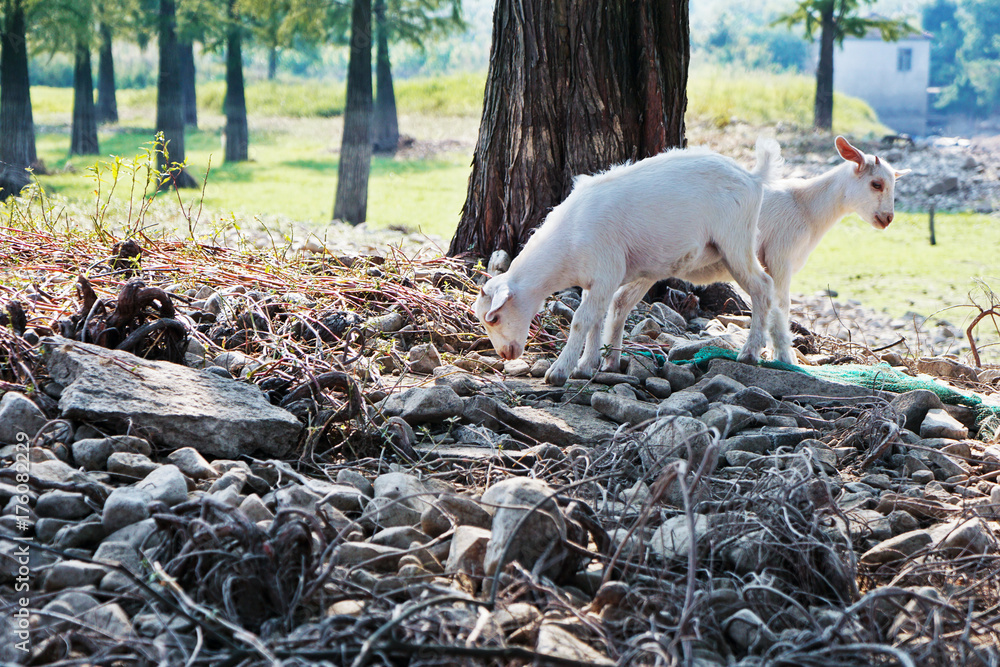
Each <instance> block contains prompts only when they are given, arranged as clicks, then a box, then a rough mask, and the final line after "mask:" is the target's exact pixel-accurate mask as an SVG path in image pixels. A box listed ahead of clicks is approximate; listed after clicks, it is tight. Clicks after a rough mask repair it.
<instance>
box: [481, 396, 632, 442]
mask: <svg viewBox="0 0 1000 667" xmlns="http://www.w3.org/2000/svg"><path fill="white" fill-rule="evenodd" d="M588 403H589V399H588ZM463 419H464V420H465V421H466V422H469V423H473V424H482V425H483V426H485V427H486V428H488V429H490V430H492V431H497V432H501V433H510V434H511V435H513V436H514V437H515V438H519V439H523V438H525V437H527V438H530V439H532V440H535V441H536V442H540V443H541V442H549V443H552V444H554V445H557V446H559V447H568V446H569V445H574V444H597V443H599V442H601V441H604V440H608V439H610V438H611V437H613V436H614V434H615V430H616V428H617V427H616V426H614V425H613V424H609V423H608V422H607V421H606V420H604V419H601V418H600V417H598V416H597V415H596V414H594V410H593V409H592V408H590V407H589V405H588V406H581V405H575V404H572V403H563V404H562V405H556V406H550V405H542V404H541V403H539V404H538V407H531V406H527V405H524V406H518V407H515V408H508V407H506V406H505V405H502V404H500V403H499V402H497V401H495V400H493V399H491V398H488V397H486V396H473V397H471V398H468V399H466V401H465V411H464V413H463Z"/></svg>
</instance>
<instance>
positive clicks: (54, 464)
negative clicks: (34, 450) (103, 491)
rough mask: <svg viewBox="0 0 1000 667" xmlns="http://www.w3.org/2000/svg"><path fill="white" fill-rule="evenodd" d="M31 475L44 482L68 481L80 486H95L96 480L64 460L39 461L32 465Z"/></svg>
mask: <svg viewBox="0 0 1000 667" xmlns="http://www.w3.org/2000/svg"><path fill="white" fill-rule="evenodd" d="M31 476H32V477H34V478H35V479H38V480H41V481H42V482H58V483H63V482H68V483H70V484H75V485H77V486H78V487H84V486H93V484H94V480H93V479H92V478H91V477H90V475H88V474H87V473H85V472H82V471H80V470H77V469H76V468H72V467H70V466H68V465H67V464H65V463H63V462H62V461H58V460H51V461H38V462H36V463H34V464H32V466H31Z"/></svg>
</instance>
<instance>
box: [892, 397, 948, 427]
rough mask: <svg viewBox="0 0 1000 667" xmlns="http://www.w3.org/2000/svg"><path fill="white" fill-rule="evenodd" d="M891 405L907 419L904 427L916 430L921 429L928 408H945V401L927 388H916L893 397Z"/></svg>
mask: <svg viewBox="0 0 1000 667" xmlns="http://www.w3.org/2000/svg"><path fill="white" fill-rule="evenodd" d="M890 405H891V406H892V407H893V409H894V410H895V411H896V412H898V413H899V414H901V415H903V418H904V419H905V420H906V421H905V422H904V424H903V427H904V428H908V429H910V430H911V431H914V432H916V431H919V430H920V424H921V422H923V421H924V417H925V416H927V411H928V410H932V409H934V408H938V409H941V410H943V409H944V403H942V402H941V399H940V398H938V395H937V394H935V393H934V392H933V391H928V390H927V389H915V390H913V391H908V392H906V393H905V394H900V395H899V396H897V397H896V398H894V399H892V401H891V402H890Z"/></svg>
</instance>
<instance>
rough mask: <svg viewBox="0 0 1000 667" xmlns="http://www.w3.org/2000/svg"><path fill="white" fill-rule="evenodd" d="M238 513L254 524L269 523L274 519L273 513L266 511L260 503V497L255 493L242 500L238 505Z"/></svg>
mask: <svg viewBox="0 0 1000 667" xmlns="http://www.w3.org/2000/svg"><path fill="white" fill-rule="evenodd" d="M240 511H241V512H243V514H244V515H245V516H246V518H248V519H250V520H251V521H253V522H254V523H257V522H259V521H270V520H271V519H273V518H274V513H273V512H272V511H271V510H269V509H267V505H265V504H264V503H263V502H262V501H261V499H260V496H258V495H257V494H256V493H251V494H250V495H248V496H247V497H246V498H244V499H243V502H241V503H240Z"/></svg>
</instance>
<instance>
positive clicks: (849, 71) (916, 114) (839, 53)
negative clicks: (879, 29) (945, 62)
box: [833, 37, 930, 135]
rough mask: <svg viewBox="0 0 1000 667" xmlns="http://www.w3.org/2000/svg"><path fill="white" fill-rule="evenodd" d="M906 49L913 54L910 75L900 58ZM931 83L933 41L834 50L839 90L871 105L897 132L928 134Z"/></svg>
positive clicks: (876, 42) (873, 42) (850, 43)
mask: <svg viewBox="0 0 1000 667" xmlns="http://www.w3.org/2000/svg"><path fill="white" fill-rule="evenodd" d="M904 49H909V50H910V57H909V70H906V69H905V66H906V63H905V60H906V58H905V57H904V58H903V61H904V62H901V58H900V51H901V50H904ZM901 66H902V67H903V68H904V69H902V70H901V69H900V68H901ZM929 81H930V40H929V39H927V38H924V37H919V38H915V39H901V40H900V41H898V42H884V41H882V40H881V39H878V38H874V39H872V38H863V39H845V40H844V46H843V48H842V49H839V48H838V49H835V50H834V56H833V87H834V89H835V90H838V91H840V92H842V93H847V94H848V95H853V96H854V97H860V98H861V99H863V100H864V101H866V102H868V104H870V105H871V106H872V108H873V109H875V111H876V113H878V117H879V120H881V121H882V122H883V123H884V124H886V125H888V126H889V127H891V128H892V129H894V130H896V131H897V132H905V133H907V134H916V135H923V134H926V132H927V85H928V82H929Z"/></svg>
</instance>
